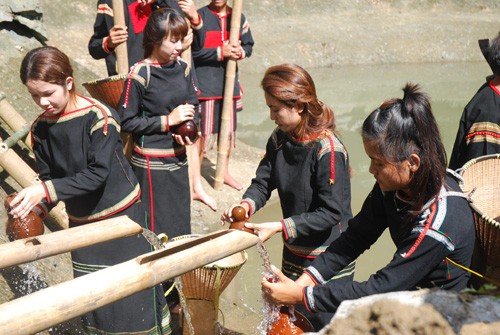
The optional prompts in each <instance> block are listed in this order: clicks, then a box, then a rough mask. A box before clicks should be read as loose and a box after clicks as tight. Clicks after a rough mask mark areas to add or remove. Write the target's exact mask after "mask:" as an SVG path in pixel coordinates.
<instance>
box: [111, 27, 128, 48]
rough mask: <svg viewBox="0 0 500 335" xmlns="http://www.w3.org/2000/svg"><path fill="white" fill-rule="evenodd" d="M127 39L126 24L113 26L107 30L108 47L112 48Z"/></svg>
mask: <svg viewBox="0 0 500 335" xmlns="http://www.w3.org/2000/svg"><path fill="white" fill-rule="evenodd" d="M127 39H128V28H127V27H126V26H119V25H116V26H113V28H111V29H110V30H109V39H108V48H109V49H114V48H116V47H117V46H118V45H120V44H122V43H124V42H126V41H127Z"/></svg>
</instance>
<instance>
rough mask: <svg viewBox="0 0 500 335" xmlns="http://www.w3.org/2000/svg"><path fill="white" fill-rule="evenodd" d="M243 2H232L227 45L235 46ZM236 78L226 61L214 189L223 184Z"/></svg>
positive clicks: (234, 69)
mask: <svg viewBox="0 0 500 335" xmlns="http://www.w3.org/2000/svg"><path fill="white" fill-rule="evenodd" d="M242 7H243V0H234V1H233V11H232V14H231V29H230V31H229V43H230V44H236V43H238V39H239V36H240V25H241V12H242ZM235 78H236V61H235V60H232V59H230V60H228V61H227V65H226V81H225V84H224V100H223V102H222V115H221V126H220V131H219V141H218V142H219V145H218V147H217V166H216V168H215V179H214V188H215V189H216V190H220V189H221V188H222V185H223V184H224V168H225V166H226V161H227V152H228V148H229V143H228V142H229V129H230V122H231V112H232V110H233V92H234V81H235Z"/></svg>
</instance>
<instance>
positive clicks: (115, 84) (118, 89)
mask: <svg viewBox="0 0 500 335" xmlns="http://www.w3.org/2000/svg"><path fill="white" fill-rule="evenodd" d="M126 78H127V75H126V74H118V75H115V76H111V77H108V78H102V79H97V80H93V81H87V82H85V83H83V84H82V85H83V86H84V87H85V88H86V89H87V91H88V92H89V94H90V95H91V96H92V97H93V98H95V99H97V100H101V101H102V102H104V103H106V104H108V105H110V106H111V107H113V108H114V109H118V104H119V103H120V97H121V96H122V92H123V86H124V84H125V79H126Z"/></svg>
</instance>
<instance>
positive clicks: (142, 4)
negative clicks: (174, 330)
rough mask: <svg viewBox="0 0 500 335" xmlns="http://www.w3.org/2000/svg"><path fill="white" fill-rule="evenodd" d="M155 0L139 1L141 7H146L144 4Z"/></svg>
mask: <svg viewBox="0 0 500 335" xmlns="http://www.w3.org/2000/svg"><path fill="white" fill-rule="evenodd" d="M153 1H155V0H137V2H138V3H139V5H140V6H141V7H144V6H146V5H147V4H149V3H151V2H153Z"/></svg>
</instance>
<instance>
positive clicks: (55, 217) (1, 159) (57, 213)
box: [0, 138, 68, 231]
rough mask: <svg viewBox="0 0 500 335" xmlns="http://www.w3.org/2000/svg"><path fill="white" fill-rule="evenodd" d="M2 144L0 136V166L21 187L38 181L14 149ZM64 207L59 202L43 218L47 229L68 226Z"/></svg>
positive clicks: (53, 229) (58, 228)
mask: <svg viewBox="0 0 500 335" xmlns="http://www.w3.org/2000/svg"><path fill="white" fill-rule="evenodd" d="M2 144H3V143H2V138H0V166H1V167H2V168H3V169H4V170H5V171H7V173H8V174H9V175H10V176H11V177H12V178H13V179H14V180H15V181H16V182H17V183H18V184H19V185H20V186H21V187H23V188H24V187H28V186H31V185H34V184H38V183H40V179H38V174H37V173H36V172H35V171H33V169H32V168H31V167H30V166H29V165H28V164H26V162H25V161H24V160H23V159H22V158H21V157H19V155H18V154H17V153H16V152H15V151H14V150H12V149H10V148H7V147H6V146H3V145H2ZM64 207H65V206H64V203H62V202H60V203H59V204H58V205H57V206H56V207H54V208H53V209H52V210H51V211H50V213H49V215H48V216H47V218H46V219H45V220H44V224H45V225H46V226H47V228H49V230H51V231H55V230H61V229H64V228H67V227H68V221H67V217H66V214H65V213H64Z"/></svg>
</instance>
